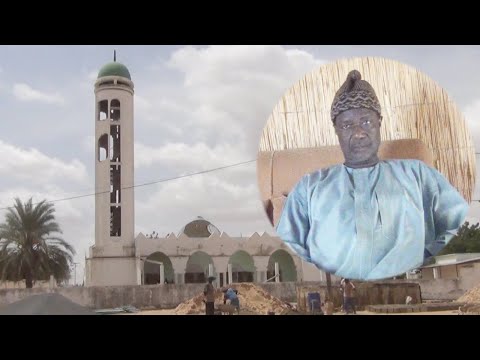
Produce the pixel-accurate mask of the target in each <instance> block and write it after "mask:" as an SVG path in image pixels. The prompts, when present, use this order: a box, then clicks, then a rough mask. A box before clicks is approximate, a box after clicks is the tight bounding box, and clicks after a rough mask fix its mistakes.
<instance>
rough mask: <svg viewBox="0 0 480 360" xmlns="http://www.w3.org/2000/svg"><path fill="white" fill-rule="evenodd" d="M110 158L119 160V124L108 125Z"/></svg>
mask: <svg viewBox="0 0 480 360" xmlns="http://www.w3.org/2000/svg"><path fill="white" fill-rule="evenodd" d="M110 160H111V161H115V162H119V161H120V125H112V126H110Z"/></svg>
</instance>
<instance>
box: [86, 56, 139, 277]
mask: <svg viewBox="0 0 480 360" xmlns="http://www.w3.org/2000/svg"><path fill="white" fill-rule="evenodd" d="M133 89H134V85H133V82H132V80H131V76H130V72H129V71H128V69H127V67H126V66H125V65H123V64H121V63H119V62H117V59H116V52H114V55H113V62H110V63H108V64H106V65H104V66H103V67H102V68H101V69H100V71H99V73H98V78H97V80H96V82H95V189H96V193H97V194H96V196H95V245H94V246H93V247H92V251H91V258H92V274H91V281H90V283H91V284H92V285H126V284H129V283H132V282H133V283H136V280H134V279H128V278H129V276H127V275H126V274H125V273H124V272H123V271H122V270H121V269H124V271H127V270H126V269H127V268H128V267H131V266H133V270H132V271H133V273H135V267H134V261H135V260H134V259H135V258H134V257H135V238H134V236H135V234H134V223H135V222H134V219H135V212H134V189H133V185H134V153H133V142H134V126H133V95H134V90H133ZM132 257H133V258H132ZM132 261H133V263H132V264H133V265H132V264H130V265H127V264H129V263H131V262H132ZM117 268H118V270H117ZM115 272H117V273H116V274H115ZM120 273H123V274H120ZM133 277H134V278H135V275H133Z"/></svg>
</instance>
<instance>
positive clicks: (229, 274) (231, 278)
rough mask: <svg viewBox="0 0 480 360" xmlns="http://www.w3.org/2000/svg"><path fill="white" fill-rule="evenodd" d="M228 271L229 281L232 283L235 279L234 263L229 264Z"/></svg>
mask: <svg viewBox="0 0 480 360" xmlns="http://www.w3.org/2000/svg"><path fill="white" fill-rule="evenodd" d="M227 271H228V283H227V284H231V283H232V282H233V281H232V280H233V272H232V264H228V265H227Z"/></svg>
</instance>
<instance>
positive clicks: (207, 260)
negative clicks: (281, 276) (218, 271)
mask: <svg viewBox="0 0 480 360" xmlns="http://www.w3.org/2000/svg"><path fill="white" fill-rule="evenodd" d="M209 267H210V268H211V269H212V274H215V268H214V267H213V260H212V258H211V256H210V255H208V254H207V253H205V252H203V251H197V252H195V253H193V254H192V255H190V257H189V258H188V261H187V268H186V270H185V284H194V283H205V282H207V278H208V269H209Z"/></svg>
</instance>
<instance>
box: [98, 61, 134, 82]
mask: <svg viewBox="0 0 480 360" xmlns="http://www.w3.org/2000/svg"><path fill="white" fill-rule="evenodd" d="M104 76H121V77H124V78H127V79H128V80H132V78H131V77H130V72H129V71H128V69H127V67H126V66H125V65H123V64H120V63H118V62H115V61H114V62H110V63H108V64H105V65H103V66H102V68H101V69H100V71H99V72H98V78H101V77H104Z"/></svg>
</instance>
